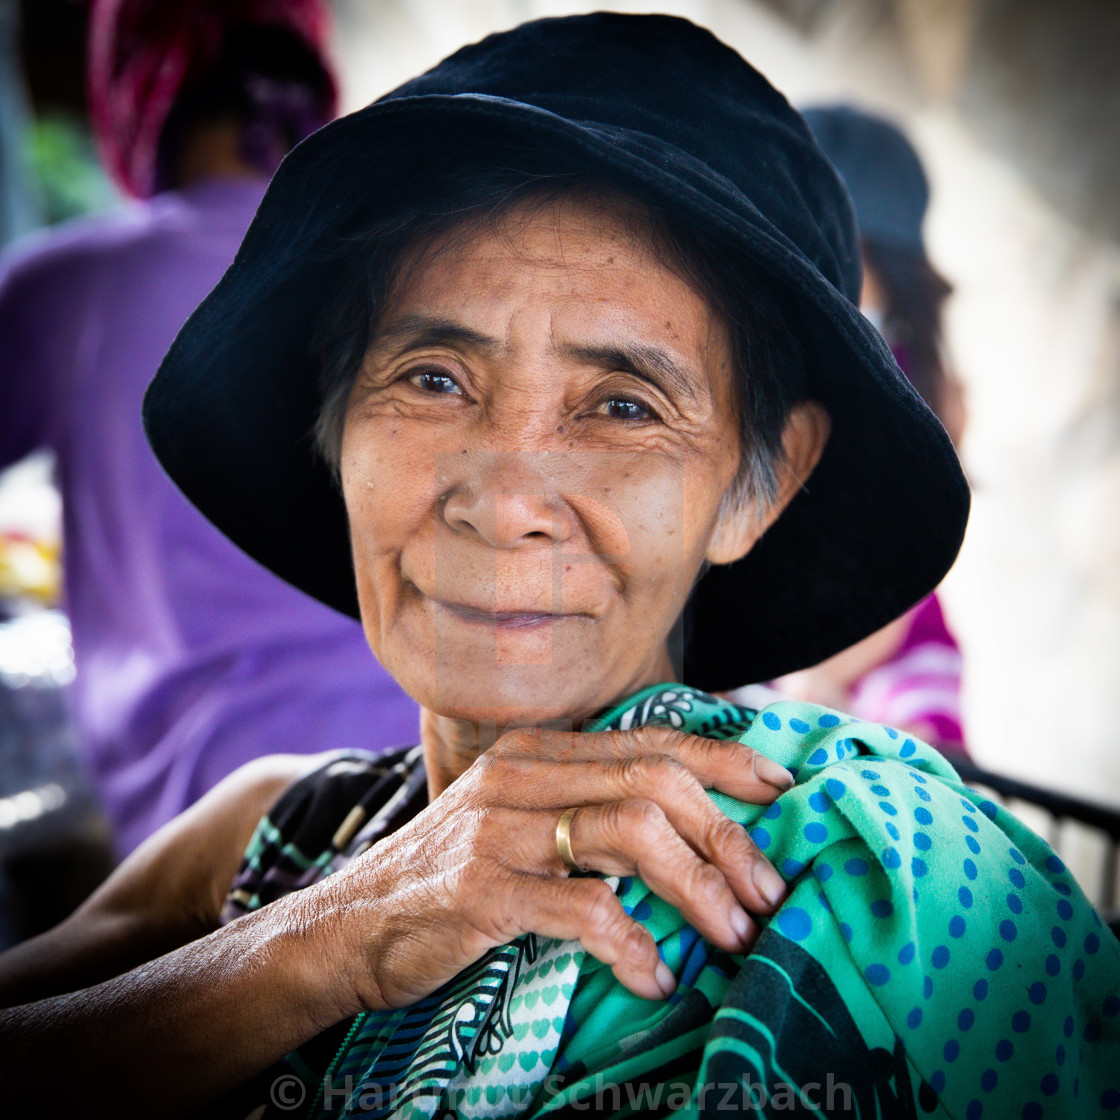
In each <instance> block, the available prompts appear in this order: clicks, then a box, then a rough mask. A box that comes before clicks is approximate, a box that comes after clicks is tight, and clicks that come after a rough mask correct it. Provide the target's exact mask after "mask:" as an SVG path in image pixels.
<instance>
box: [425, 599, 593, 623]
mask: <svg viewBox="0 0 1120 1120" xmlns="http://www.w3.org/2000/svg"><path fill="white" fill-rule="evenodd" d="M432 602H433V603H435V605H436V606H437V607H438V608H439V609H440V610H441V611H446V612H447V613H448V614H451V615H453V616H455V617H456V618H460V619H462V620H463V621H464V622H473V623H477V624H479V625H482V626H488V627H492V628H493V629H496V630H527V629H531V628H533V627H538V626H546V625H548V624H549V623H552V622H558V621H560V620H562V619H565V618H578V617H581V616H579V615H571V614H554V613H551V612H547V611H532V610H529V611H519V610H510V611H491V610H485V609H483V608H481V607H471V606H467V605H466V604H464V603H446V602H443V601H442V600H440V599H433V600H432Z"/></svg>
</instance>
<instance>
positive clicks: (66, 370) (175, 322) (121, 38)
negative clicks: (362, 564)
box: [0, 0, 417, 855]
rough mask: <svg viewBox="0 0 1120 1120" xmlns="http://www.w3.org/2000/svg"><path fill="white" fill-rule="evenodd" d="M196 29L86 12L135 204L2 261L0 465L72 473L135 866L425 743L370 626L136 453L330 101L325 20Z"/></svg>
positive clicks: (98, 715) (178, 15) (112, 783)
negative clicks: (227, 277) (161, 381)
mask: <svg viewBox="0 0 1120 1120" xmlns="http://www.w3.org/2000/svg"><path fill="white" fill-rule="evenodd" d="M189 7H190V10H189V13H188V11H187V5H185V4H180V3H168V2H167V0H160V2H159V3H155V2H152V0H126V2H124V3H121V2H119V0H115V2H109V3H100V2H98V3H94V4H93V5H92V12H91V38H90V44H91V54H90V83H91V91H90V92H91V108H92V110H93V120H94V127H95V132H96V134H97V137H98V140H99V143H100V146H101V150H102V153H103V155H104V157H105V161H106V164H107V166H108V167H109V169H110V170H111V172H112V173H113V174H114V176H115V177H116V178H117V180H118V181H119V182H120V183H121V185H122V186H123V187H124V188H125V189H126V190H127V191H128V192H129V193H131V194H133V195H135V196H138V198H139V200H138V201H137V202H135V203H134V204H133V205H131V206H130V207H128V208H127V209H126V210H124V211H123V212H122V213H117V214H112V215H108V216H100V217H96V218H89V219H83V220H80V221H78V222H75V223H72V224H71V225H69V226H68V227H65V228H62V229H59V230H57V231H54V232H52V233H49V234H46V235H41V236H37V237H35V238H32V239H29V240H27V241H26V242H24V243H23V244H21V245H20V246H17V247H16V248H15V250H13V251H12V252H10V253H9V254H8V255H7V257H6V259H3V260H2V261H0V354H2V355H3V358H2V360H0V395H2V399H3V402H4V404H3V408H0V462H3V463H11V462H13V461H15V460H17V459H19V458H21V457H22V456H24V455H26V454H27V453H29V452H31V451H32V450H34V449H36V448H40V447H49V448H51V449H53V450H54V452H55V454H56V456H57V463H58V472H59V480H60V485H61V489H62V494H63V503H64V519H65V522H64V540H65V595H66V607H67V611H68V613H69V616H70V620H71V626H72V630H73V640H74V648H75V657H76V661H77V666H78V676H77V680H76V682H75V685H74V688H73V696H72V700H73V709H74V715H75V719H76V723H77V727H78V731H79V734H80V737H81V740H82V743H83V747H84V750H85V752H86V755H87V757H88V760H89V762H90V765H91V769H92V771H93V774H94V778H95V780H96V783H97V785H98V787H99V789H100V791H101V794H102V796H103V798H104V802H105V805H106V807H107V810H108V812H109V815H110V818H111V821H112V823H113V825H114V827H115V831H116V839H117V847H118V851H119V852H120V854H122V855H123V854H125V853H127V852H128V851H130V850H131V849H132V848H134V847H135V846H136V845H137V844H138V843H139V842H140V841H141V840H143V839H144V838H145V837H146V836H147V835H148V834H149V833H151V832H153V831H154V830H155V829H156V828H157V827H159V826H160V825H161V824H163V823H164V822H165V821H168V820H170V819H171V818H172V817H174V816H175V815H176V814H178V813H179V812H180V811H181V810H182V809H183V808H185V807H186V806H187V805H188V804H190V803H191V802H193V801H194V800H196V799H197V798H198V797H199V796H200V795H201V794H202V793H204V792H205V791H206V790H207V789H209V788H210V787H212V786H213V785H215V784H216V783H217V782H218V781H219V780H220V779H221V778H223V777H224V776H225V775H226V774H228V773H230V772H231V771H233V770H235V769H237V767H239V766H241V765H242V764H243V763H244V762H246V761H247V760H250V759H252V758H255V757H257V756H259V755H263V754H268V753H272V752H275V751H276V750H278V749H280V750H283V751H287V752H306V753H315V752H319V751H322V750H324V749H330V748H352V747H363V748H367V749H374V750H376V749H380V748H383V747H388V746H391V745H396V744H401V743H403V742H406V741H412V740H415V738H416V736H417V712H416V707H415V704H414V703H413V702H412V701H411V700H409V699H408V698H407V697H406V696H405V695H404V693H403V692H402V691H401V690H400V689H399V688H398V686H397V685H396V684H395V683H394V682H393V681H392V680H391V679H390V678H389V677H388V676H387V674H385V672H384V671H383V670H382V669H381V667H380V666H379V665H378V664H377V663H376V661H374V659H373V657H372V655H371V654H370V652H369V649H368V648H367V646H366V643H365V640H364V638H363V636H362V631H361V628H360V626H359V625H358V624H357V623H356V622H354V621H353V620H351V619H349V618H345V617H343V616H342V615H338V614H335V613H334V612H332V611H330V610H329V609H328V608H326V607H324V606H322V605H321V604H319V603H317V602H315V601H314V600H312V599H311V598H309V597H308V596H306V595H304V594H303V593H302V592H300V591H297V590H295V589H294V588H292V587H290V586H288V585H287V584H285V583H282V582H281V581H280V580H279V579H277V578H276V577H275V576H273V575H272V574H271V573H269V572H267V571H266V570H265V569H264V568H262V567H260V566H259V565H258V564H257V563H255V562H254V561H252V560H250V559H249V558H248V557H247V556H245V555H244V554H243V553H241V552H240V551H239V550H238V549H237V548H236V547H235V546H234V545H233V544H231V543H230V542H229V541H228V540H226V538H225V537H223V536H222V535H221V534H220V533H219V532H218V531H217V530H216V529H214V528H213V526H211V525H210V523H209V522H207V521H206V520H205V519H204V518H203V517H202V516H201V515H200V514H199V513H198V512H197V511H196V510H195V509H194V507H193V506H191V505H190V504H189V503H188V502H187V501H186V499H185V498H183V497H182V496H181V494H180V493H179V492H178V490H177V489H176V488H175V487H174V485H173V484H172V483H171V482H170V481H169V480H168V479H167V478H166V477H165V476H164V474H163V473H162V471H161V469H160V467H159V466H158V464H157V463H156V460H155V458H154V457H153V455H152V453H151V451H150V450H149V448H148V445H147V443H146V442H145V439H144V433H143V430H142V427H141V419H140V402H141V399H142V397H143V393H144V390H145V388H146V387H147V384H148V382H149V381H150V380H151V377H152V375H153V374H154V372H155V370H156V368H157V366H158V365H159V362H160V359H161V358H162V357H163V354H164V352H165V351H166V349H167V347H168V346H169V344H170V343H171V340H172V339H173V338H174V337H175V334H176V333H177V331H178V330H179V328H180V327H181V326H182V324H183V322H184V321H185V320H186V319H187V317H188V316H189V315H190V313H191V312H192V311H193V310H194V308H195V306H196V305H197V304H198V303H199V302H200V301H201V300H202V298H203V297H204V296H205V295H206V293H207V292H208V291H209V290H210V289H211V288H212V287H213V286H214V284H215V283H216V282H217V281H218V279H219V277H220V276H221V275H222V273H223V272H224V270H225V268H226V267H227V266H228V264H229V263H230V262H231V261H232V259H233V256H234V253H235V251H236V249H237V247H238V245H239V243H240V241H241V238H242V235H243V234H244V232H245V230H246V228H247V227H248V225H249V222H250V219H251V218H252V216H253V214H254V212H255V210H256V207H257V204H258V202H259V201H260V198H261V196H262V195H263V193H264V188H265V185H266V181H267V176H268V174H269V173H270V172H271V171H272V170H273V169H274V168H275V166H276V164H277V163H278V162H279V159H280V158H281V157H282V156H283V154H284V152H285V151H286V150H287V149H288V148H289V147H290V146H291V145H292V144H294V143H295V142H297V141H298V140H299V139H301V138H302V137H303V136H304V135H306V134H307V133H308V132H310V131H312V130H313V129H314V128H315V127H317V126H318V125H320V124H322V123H325V122H326V120H328V119H329V118H330V116H331V115H332V113H333V108H334V100H335V96H334V82H333V79H332V77H331V73H330V70H329V66H328V64H327V62H326V60H325V59H324V57H323V54H322V43H323V30H324V27H323V13H322V11H321V10H320V6H319V4H318V3H317V2H311V0H298V2H297V0H287V2H281V0H263V2H262V0H257V2H255V3H254V2H251V0H250V2H236V3H221V4H217V3H209V2H207V3H197V2H196V3H192V4H190V6H189ZM261 404H262V407H267V402H264V401H262V402H261Z"/></svg>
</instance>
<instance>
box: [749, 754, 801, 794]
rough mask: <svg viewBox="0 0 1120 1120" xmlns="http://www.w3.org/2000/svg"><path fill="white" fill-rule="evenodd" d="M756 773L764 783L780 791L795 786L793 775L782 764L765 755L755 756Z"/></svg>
mask: <svg viewBox="0 0 1120 1120" xmlns="http://www.w3.org/2000/svg"><path fill="white" fill-rule="evenodd" d="M754 772H755V774H756V775H757V776H758V777H759V778H761V779H762V780H763V781H764V782H766V783H768V784H769V785H772V786H777V787H778V789H789V788H790V787H791V786H792V785H793V775H792V774H791V773H790V772H789V771H788V770H787V769H786V768H785V767H784V766H783V765H782V764H781V763H780V762H775V761H774V760H773V759H772V758H767V757H766V755H764V754H756V755H755V756H754Z"/></svg>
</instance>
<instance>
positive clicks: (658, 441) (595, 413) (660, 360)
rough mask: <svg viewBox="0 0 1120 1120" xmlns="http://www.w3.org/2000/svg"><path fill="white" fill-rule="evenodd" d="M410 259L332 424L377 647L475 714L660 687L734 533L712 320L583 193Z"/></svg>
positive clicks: (723, 388) (412, 676)
mask: <svg viewBox="0 0 1120 1120" xmlns="http://www.w3.org/2000/svg"><path fill="white" fill-rule="evenodd" d="M418 260H419V261H420V263H417V264H416V265H415V267H414V268H413V269H411V270H409V271H408V272H407V273H406V277H407V278H406V279H405V281H404V282H403V283H401V284H400V285H398V289H397V291H396V292H395V294H394V295H393V297H392V298H391V299H390V301H389V303H388V305H387V306H386V307H385V309H384V312H383V314H382V315H381V317H380V319H379V322H378V329H377V332H376V336H375V338H374V340H373V344H372V346H371V348H370V350H369V352H368V353H367V355H366V358H365V361H364V363H363V366H362V370H361V373H360V375H359V377H358V379H357V382H356V384H355V386H354V389H353V392H352V394H351V397H350V401H349V405H348V411H347V415H346V421H345V426H344V432H343V441H342V456H341V470H342V483H343V492H344V496H345V500H346V507H347V510H348V513H349V518H350V531H351V538H352V543H353V553H354V567H355V572H356V575H357V584H358V596H359V601H360V604H361V611H362V621H363V625H364V627H365V631H366V634H367V636H368V639H369V643H370V645H371V647H372V649H373V651H374V653H375V654H376V655H377V657H378V658H379V659H380V660H381V661H382V663H383V664H384V665H385V666H386V667H387V668H388V669H389V671H390V672H391V673H392V674H393V676H394V677H396V679H397V680H398V681H399V682H400V683H401V684H402V685H403V687H404V688H405V689H406V690H407V691H408V692H409V693H410V694H411V695H412V696H413V697H415V698H416V699H417V700H418V701H419V702H420V703H421V704H422V705H424V706H425V707H426V708H429V709H431V710H433V711H435V712H438V713H440V714H443V715H448V716H455V717H458V718H462V719H470V720H474V721H483V722H486V721H496V722H498V723H510V722H537V721H542V720H550V719H565V718H572V719H576V720H578V719H580V718H582V717H584V716H586V715H590V714H591V713H593V712H594V711H596V710H598V709H600V708H602V707H604V706H605V705H607V704H609V703H611V702H612V701H614V700H616V699H618V698H620V697H621V696H624V695H625V694H627V693H629V692H630V691H632V690H634V689H636V688H638V687H641V686H642V685H645V684H650V683H655V682H656V681H659V680H664V679H672V676H673V670H672V666H671V664H670V662H669V658H668V655H667V644H666V643H667V637H668V635H669V632H670V630H671V628H672V626H673V624H674V621H675V620H676V619H677V617H678V615H679V614H680V612H681V610H682V609H683V607H684V603H685V600H686V598H687V596H688V593H689V590H690V588H691V587H692V584H693V581H694V578H695V576H696V574H697V572H698V570H699V568H700V565H701V563H702V561H703V560H704V558H705V556H709V557H710V558H712V559H722V558H724V557H723V556H722V553H723V552H725V551H726V547H727V542H726V540H724V539H723V538H724V537H725V536H726V533H725V532H724V531H723V530H722V528H721V526H722V525H723V522H722V521H721V519H720V516H719V513H720V504H721V500H722V499H723V497H724V494H725V492H726V491H727V490H728V487H729V486H730V485H731V483H732V482H733V480H734V479H735V476H736V471H737V468H738V465H739V442H738V424H737V420H736V400H735V392H734V381H733V372H732V368H731V360H730V359H731V355H730V344H729V336H728V332H727V329H726V327H725V325H724V324H723V322H722V321H721V320H720V319H719V318H718V317H717V316H716V315H715V314H714V313H713V312H712V309H711V308H710V307H709V306H708V304H707V302H706V301H705V300H704V299H703V298H702V297H701V296H700V295H698V294H697V293H696V292H695V291H693V289H692V288H691V287H690V286H689V285H688V284H687V283H685V282H684V281H683V280H681V279H680V278H679V277H678V276H677V275H676V274H675V273H674V272H672V271H670V270H669V269H668V268H667V267H666V266H665V265H663V264H662V263H660V262H659V260H658V259H657V257H656V256H655V255H654V253H653V251H652V249H651V248H650V247H648V246H647V245H646V244H644V243H643V242H642V241H640V240H638V239H636V237H635V235H634V234H632V233H631V232H629V231H628V227H627V224H626V221H625V217H624V215H621V214H620V213H619V212H618V211H617V210H614V209H611V208H609V207H606V206H602V205H599V204H596V203H591V202H587V201H580V200H577V199H574V198H566V199H562V200H560V201H556V202H549V203H538V204H536V205H534V206H528V207H525V206H523V207H521V208H517V209H513V210H511V211H510V212H509V213H508V214H507V215H506V216H505V217H504V218H503V219H502V220H501V221H500V222H498V223H497V224H496V225H495V226H494V227H492V228H485V229H482V230H479V231H477V232H475V233H472V234H471V235H470V236H469V237H467V238H465V239H454V240H453V241H451V242H449V243H448V245H447V246H445V247H444V248H442V249H440V250H439V251H438V252H436V253H429V254H425V255H424V256H423V257H422V258H418ZM752 539H753V538H752ZM747 547H749V544H748V545H746V546H745V547H744V548H743V551H746V548H747ZM717 554H718V555H717Z"/></svg>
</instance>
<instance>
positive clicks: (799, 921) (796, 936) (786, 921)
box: [777, 906, 813, 941]
mask: <svg viewBox="0 0 1120 1120" xmlns="http://www.w3.org/2000/svg"><path fill="white" fill-rule="evenodd" d="M777 922H778V928H779V929H780V930H781V931H782V933H784V934H785V935H786V937H789V938H792V939H793V940H794V941H804V940H805V938H806V937H808V936H809V931H810V930H811V929H812V928H813V922H812V919H810V917H809V915H808V914H807V913H806V912H805V911H804V910H802V909H801V907H800V906H785V907H783V908H782V909H781V911H780V912H779V913H778V918H777Z"/></svg>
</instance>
